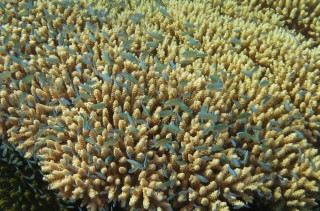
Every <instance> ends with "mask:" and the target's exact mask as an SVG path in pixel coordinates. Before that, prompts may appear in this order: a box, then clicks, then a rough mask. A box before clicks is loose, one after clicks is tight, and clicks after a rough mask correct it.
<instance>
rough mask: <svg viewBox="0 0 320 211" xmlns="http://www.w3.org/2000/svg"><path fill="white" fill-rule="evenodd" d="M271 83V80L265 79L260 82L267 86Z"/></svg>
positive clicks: (261, 85) (261, 84)
mask: <svg viewBox="0 0 320 211" xmlns="http://www.w3.org/2000/svg"><path fill="white" fill-rule="evenodd" d="M268 85H269V81H268V80H266V79H264V80H261V81H260V83H259V86H260V87H265V86H268Z"/></svg>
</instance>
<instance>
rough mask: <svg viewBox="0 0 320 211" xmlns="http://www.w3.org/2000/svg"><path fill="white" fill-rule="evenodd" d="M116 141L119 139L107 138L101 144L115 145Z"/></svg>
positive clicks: (104, 145) (106, 145) (105, 145)
mask: <svg viewBox="0 0 320 211" xmlns="http://www.w3.org/2000/svg"><path fill="white" fill-rule="evenodd" d="M118 141H119V139H118V138H112V139H109V140H107V141H106V142H105V143H104V144H103V147H109V146H113V145H116V144H117V143H118Z"/></svg>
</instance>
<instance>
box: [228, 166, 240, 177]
mask: <svg viewBox="0 0 320 211" xmlns="http://www.w3.org/2000/svg"><path fill="white" fill-rule="evenodd" d="M228 171H229V172H230V174H232V176H234V177H238V174H237V172H236V171H235V170H233V169H232V168H231V167H230V166H229V167H228Z"/></svg>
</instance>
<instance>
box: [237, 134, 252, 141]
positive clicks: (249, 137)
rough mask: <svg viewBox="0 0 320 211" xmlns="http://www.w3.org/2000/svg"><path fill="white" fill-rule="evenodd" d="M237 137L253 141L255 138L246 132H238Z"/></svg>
mask: <svg viewBox="0 0 320 211" xmlns="http://www.w3.org/2000/svg"><path fill="white" fill-rule="evenodd" d="M237 136H239V137H240V138H243V139H249V140H253V141H254V140H255V137H254V136H253V135H251V134H249V133H247V132H238V133H237Z"/></svg>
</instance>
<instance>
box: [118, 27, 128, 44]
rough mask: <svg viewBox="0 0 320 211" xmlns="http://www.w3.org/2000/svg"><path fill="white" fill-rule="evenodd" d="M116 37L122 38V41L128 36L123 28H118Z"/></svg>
mask: <svg viewBox="0 0 320 211" xmlns="http://www.w3.org/2000/svg"><path fill="white" fill-rule="evenodd" d="M118 37H119V38H120V39H121V40H123V41H126V40H127V39H128V37H129V35H128V33H127V32H126V31H125V30H122V29H121V30H119V31H118Z"/></svg>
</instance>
